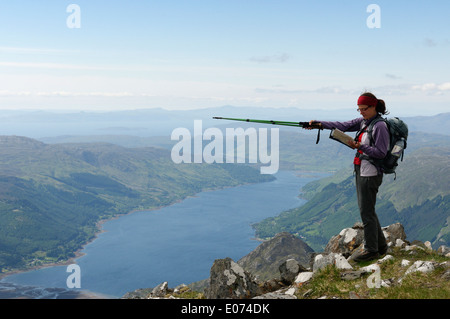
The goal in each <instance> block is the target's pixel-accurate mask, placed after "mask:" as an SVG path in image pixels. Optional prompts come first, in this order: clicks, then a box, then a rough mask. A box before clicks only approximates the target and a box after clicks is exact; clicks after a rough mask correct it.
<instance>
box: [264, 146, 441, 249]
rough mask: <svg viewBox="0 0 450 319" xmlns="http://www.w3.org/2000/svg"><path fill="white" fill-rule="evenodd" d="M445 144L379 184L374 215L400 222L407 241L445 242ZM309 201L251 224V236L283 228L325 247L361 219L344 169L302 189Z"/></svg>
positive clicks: (425, 150)
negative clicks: (406, 235)
mask: <svg viewBox="0 0 450 319" xmlns="http://www.w3.org/2000/svg"><path fill="white" fill-rule="evenodd" d="M449 163H450V148H443V149H441V148H423V149H420V150H417V151H415V152H414V153H412V154H410V155H408V158H407V160H405V161H404V162H403V163H400V166H399V168H398V170H397V179H396V180H395V181H394V180H393V178H392V177H391V176H386V175H385V178H384V181H383V185H382V186H381V187H380V191H379V196H378V197H379V198H378V201H377V208H376V209H377V214H378V216H379V219H380V223H381V224H382V225H388V224H392V223H395V222H400V223H402V224H403V225H404V227H405V231H406V232H407V233H408V235H409V236H411V237H410V238H408V239H409V240H411V241H412V240H420V241H430V242H431V243H432V244H433V246H434V247H436V246H439V245H447V246H449V244H450V215H449V212H450V165H449ZM304 190H305V191H306V193H304V194H303V195H304V196H306V197H307V198H309V201H308V202H307V203H306V204H305V205H303V206H301V207H299V208H295V209H292V210H289V211H286V212H283V213H281V214H280V215H278V216H276V217H272V218H267V219H265V220H263V221H262V222H260V223H258V224H257V225H255V229H256V235H257V236H258V237H260V238H270V237H272V236H274V235H275V234H277V233H279V232H282V231H287V232H290V233H292V234H295V235H297V236H299V237H300V238H302V239H303V240H304V241H305V242H306V243H307V244H308V245H309V246H311V247H312V248H313V249H314V250H316V251H319V250H322V249H323V248H324V245H326V243H327V241H328V239H329V238H330V237H331V236H332V235H333V234H335V233H336V232H338V231H339V229H342V228H346V227H351V226H352V225H353V224H354V223H355V222H356V221H360V216H359V209H358V207H357V201H356V192H355V186H354V177H353V176H351V170H348V169H347V170H345V171H343V172H341V173H340V174H338V175H337V176H333V177H330V178H327V179H324V180H321V181H317V182H312V183H311V184H310V185H307V187H305V188H304Z"/></svg>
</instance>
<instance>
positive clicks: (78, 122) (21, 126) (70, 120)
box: [0, 105, 450, 138]
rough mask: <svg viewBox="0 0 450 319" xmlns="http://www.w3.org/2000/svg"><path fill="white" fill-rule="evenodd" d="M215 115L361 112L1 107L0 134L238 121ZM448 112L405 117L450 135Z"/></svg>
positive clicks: (295, 117)
mask: <svg viewBox="0 0 450 319" xmlns="http://www.w3.org/2000/svg"><path fill="white" fill-rule="evenodd" d="M214 116H223V117H237V118H254V119H266V120H283V121H309V120H312V119H317V120H340V121H344V120H350V119H353V118H356V117H357V116H358V114H357V113H356V112H355V110H354V108H348V109H341V110H327V109H309V110H304V109H298V108H293V107H290V108H258V107H239V106H229V105H228V106H222V107H215V108H205V109H196V110H164V109H161V108H152V109H138V110H129V111H105V112H85V111H77V112H76V111H72V112H68V111H66V112H63V111H43V110H41V111H25V110H23V111H2V113H1V114H0V135H21V136H28V137H32V138H44V137H55V136H61V135H77V136H86V135H128V136H139V137H150V136H170V134H171V132H172V131H173V130H174V129H175V128H178V127H183V128H187V129H192V127H193V122H194V120H202V121H203V126H204V127H205V128H206V127H212V126H214V127H220V126H224V125H234V124H232V123H233V122H231V121H223V120H213V119H212V117H214ZM389 116H396V115H394V114H393V115H389ZM449 118H450V113H443V114H439V115H436V116H427V117H404V119H405V120H406V121H407V123H408V124H409V126H410V130H411V131H422V132H427V133H436V134H445V135H448V132H447V131H445V130H444V128H446V127H449V124H450V123H449V121H450V119H449ZM240 125H241V126H243V127H245V126H246V125H247V127H248V123H241V124H240ZM251 125H253V124H251ZM255 127H256V126H255ZM266 127H267V126H266ZM293 129H294V128H293ZM294 130H295V129H294Z"/></svg>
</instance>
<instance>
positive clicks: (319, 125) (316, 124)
mask: <svg viewBox="0 0 450 319" xmlns="http://www.w3.org/2000/svg"><path fill="white" fill-rule="evenodd" d="M315 128H317V129H319V128H322V123H320V122H317V121H316V120H311V121H309V126H308V127H305V129H307V130H312V129H315Z"/></svg>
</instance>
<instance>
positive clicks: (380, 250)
mask: <svg viewBox="0 0 450 319" xmlns="http://www.w3.org/2000/svg"><path fill="white" fill-rule="evenodd" d="M387 250H388V246H387V245H386V246H384V247H382V248H380V249H378V253H379V254H380V256H383V255H385V254H386V253H387Z"/></svg>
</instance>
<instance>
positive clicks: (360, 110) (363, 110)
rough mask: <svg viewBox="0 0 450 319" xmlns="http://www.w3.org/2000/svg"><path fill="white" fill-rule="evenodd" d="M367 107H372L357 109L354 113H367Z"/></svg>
mask: <svg viewBox="0 0 450 319" xmlns="http://www.w3.org/2000/svg"><path fill="white" fill-rule="evenodd" d="M369 107H372V106H368V107H362V108H360V109H359V108H358V109H356V111H358V112H359V113H361V112H365V111H367V109H368V108H369Z"/></svg>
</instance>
